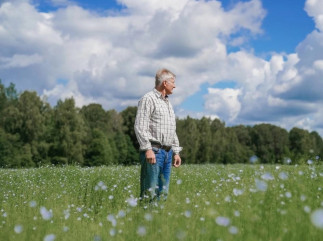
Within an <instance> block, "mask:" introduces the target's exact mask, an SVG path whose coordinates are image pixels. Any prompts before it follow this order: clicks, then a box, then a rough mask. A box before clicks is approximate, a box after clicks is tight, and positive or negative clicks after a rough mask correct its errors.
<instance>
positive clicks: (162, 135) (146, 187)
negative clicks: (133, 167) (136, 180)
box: [135, 69, 182, 202]
mask: <svg viewBox="0 0 323 241" xmlns="http://www.w3.org/2000/svg"><path fill="white" fill-rule="evenodd" d="M175 78H176V76H175V74H173V73H172V72H171V71H169V70H167V69H161V70H158V71H157V73H156V77H155V88H154V89H153V90H152V91H150V92H148V93H147V94H145V95H144V96H143V97H142V98H141V99H140V101H139V104H138V111H137V116H136V122H135V132H136V136H137V139H138V142H139V144H140V161H141V176H140V198H141V200H144V199H145V200H148V201H149V202H152V201H154V200H156V199H157V200H160V198H161V197H163V199H164V200H166V198H167V194H168V187H169V179H170V173H171V166H172V159H173V156H174V164H173V165H174V167H179V166H180V165H181V158H180V156H179V152H180V151H181V150H182V147H180V146H179V141H178V137H177V134H176V120H175V113H174V110H173V108H172V105H171V103H170V102H169V100H168V96H169V95H170V94H172V93H173V89H174V88H175Z"/></svg>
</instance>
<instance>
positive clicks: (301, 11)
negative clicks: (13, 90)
mask: <svg viewBox="0 0 323 241" xmlns="http://www.w3.org/2000/svg"><path fill="white" fill-rule="evenodd" d="M322 19H323V1H318V0H279V1H274V0H221V1H220V0H208V1H195V0H176V1H172V0H164V1H160V0H118V1H111V0H109V1H99V0H92V1H90V0H11V1H7V0H0V78H1V79H2V82H4V83H5V84H9V83H10V82H13V83H15V84H16V86H17V88H18V89H19V90H26V89H27V90H35V91H37V92H38V94H39V95H40V96H46V98H47V99H48V101H49V102H50V103H51V104H52V105H55V104H56V102H57V100H58V99H64V98H68V97H71V96H73V97H74V99H75V100H76V103H77V105H78V106H82V105H86V104H89V103H92V102H96V103H100V104H102V105H103V107H104V108H106V109H112V108H114V109H117V110H123V109H124V108H126V107H127V106H130V105H136V104H137V102H138V99H139V98H140V97H141V96H142V95H143V94H144V93H146V92H147V91H149V90H150V89H152V87H153V78H154V74H155V72H156V71H157V69H158V68H160V67H167V68H169V69H171V70H173V71H174V72H175V73H176V74H177V80H176V83H177V88H176V90H175V92H174V94H173V96H172V97H171V99H172V103H173V105H174V109H175V112H176V114H177V116H178V117H180V118H182V117H186V116H187V115H190V116H191V117H195V118H200V117H202V116H209V117H211V118H220V119H221V120H223V121H225V122H226V124H227V125H237V124H246V125H253V124H257V123H264V122H265V123H271V124H275V125H278V126H281V127H283V128H286V129H290V128H292V127H294V126H297V127H300V128H305V129H308V130H310V131H312V130H316V131H318V132H319V133H320V134H321V135H322V134H323V128H322V124H321V121H320V120H321V119H322V117H323V107H321V106H322V105H321V104H322V100H323V94H321V93H320V91H319V90H321V89H322V87H323V83H322V81H321V76H322V72H323V57H321V56H323V46H322V44H321V43H322V42H323V34H322V29H323V20H322Z"/></svg>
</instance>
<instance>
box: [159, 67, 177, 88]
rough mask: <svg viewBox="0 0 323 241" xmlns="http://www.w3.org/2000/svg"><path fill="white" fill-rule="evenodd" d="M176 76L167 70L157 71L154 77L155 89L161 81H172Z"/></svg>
mask: <svg viewBox="0 0 323 241" xmlns="http://www.w3.org/2000/svg"><path fill="white" fill-rule="evenodd" d="M175 78H176V75H175V74H174V73H172V72H171V71H170V70H168V69H160V70H158V71H157V73H156V76H155V87H158V86H160V85H161V84H162V83H163V81H165V80H168V79H174V80H175Z"/></svg>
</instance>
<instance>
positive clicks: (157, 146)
mask: <svg viewBox="0 0 323 241" xmlns="http://www.w3.org/2000/svg"><path fill="white" fill-rule="evenodd" d="M151 146H152V147H156V148H159V149H163V150H165V151H167V152H169V151H170V150H171V149H172V146H165V145H162V144H160V143H158V142H151Z"/></svg>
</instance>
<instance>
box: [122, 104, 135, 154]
mask: <svg viewBox="0 0 323 241" xmlns="http://www.w3.org/2000/svg"><path fill="white" fill-rule="evenodd" d="M136 114H137V107H135V106H130V107H127V108H126V109H125V110H123V111H122V112H121V116H122V120H123V127H124V129H123V130H124V133H125V134H126V135H128V136H129V137H130V140H131V142H132V143H133V145H134V147H135V148H136V149H139V143H138V141H137V137H136V133H135V130H134V125H135V121H136Z"/></svg>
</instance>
